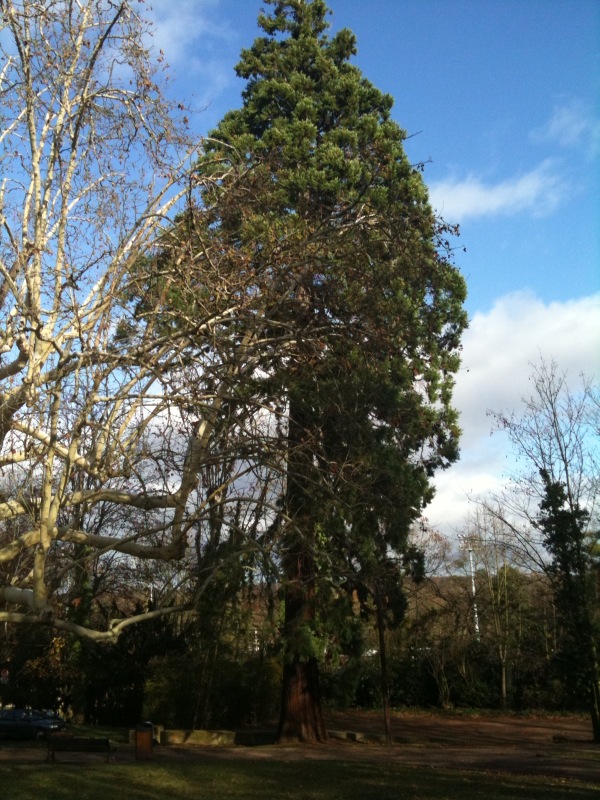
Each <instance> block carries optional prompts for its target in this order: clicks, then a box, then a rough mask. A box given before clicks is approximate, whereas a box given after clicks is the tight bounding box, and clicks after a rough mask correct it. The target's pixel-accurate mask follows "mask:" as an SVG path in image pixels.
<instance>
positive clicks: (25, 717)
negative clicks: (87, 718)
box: [0, 708, 67, 739]
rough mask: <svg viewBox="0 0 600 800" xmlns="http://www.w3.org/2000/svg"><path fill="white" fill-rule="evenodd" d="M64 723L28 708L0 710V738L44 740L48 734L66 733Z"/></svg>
mask: <svg viewBox="0 0 600 800" xmlns="http://www.w3.org/2000/svg"><path fill="white" fill-rule="evenodd" d="M66 730H67V726H66V724H65V721H64V720H62V719H60V718H57V717H52V718H51V717H49V716H47V715H46V714H43V713H42V712H41V711H33V710H31V709H29V708H4V709H2V710H0V736H3V737H5V738H7V739H44V738H45V737H46V736H47V735H48V734H49V733H60V732H61V731H66Z"/></svg>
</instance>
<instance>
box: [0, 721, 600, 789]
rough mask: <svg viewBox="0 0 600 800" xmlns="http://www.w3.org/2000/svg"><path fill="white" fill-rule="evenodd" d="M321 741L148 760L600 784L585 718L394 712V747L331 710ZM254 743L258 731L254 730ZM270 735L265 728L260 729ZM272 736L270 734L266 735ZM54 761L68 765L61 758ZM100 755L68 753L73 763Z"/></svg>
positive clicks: (182, 752) (33, 755) (16, 752)
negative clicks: (392, 768) (334, 763)
mask: <svg viewBox="0 0 600 800" xmlns="http://www.w3.org/2000/svg"><path fill="white" fill-rule="evenodd" d="M327 727H328V730H329V731H330V741H329V742H328V743H327V744H321V745H307V744H291V745H274V744H264V745H254V746H240V745H238V746H233V747H223V746H221V747H214V746H212V747H211V746H193V745H186V746H177V747H159V746H157V747H155V748H154V753H153V758H154V759H155V760H156V761H159V760H161V759H169V760H186V759H190V758H194V759H201V760H204V759H211V760H212V759H223V760H229V759H250V760H252V759H255V760H263V759H278V760H282V761H298V760H305V761H307V762H308V761H312V760H325V759H335V760H339V761H350V760H351V761H355V760H361V761H369V762H373V763H390V762H392V763H398V764H411V765H421V766H424V767H429V768H443V769H469V770H473V769H474V770H483V771H486V772H493V773H512V774H521V775H542V776H548V777H553V778H561V779H576V780H580V781H586V782H591V783H595V784H598V785H599V786H600V745H599V744H595V743H594V742H593V740H592V730H591V724H590V722H589V720H588V719H587V718H585V717H576V716H568V717H566V716H565V717H550V716H500V715H498V716H497V715H483V714H482V715H473V714H469V715H467V714H465V715H453V714H452V715H451V714H433V713H395V714H394V716H393V720H392V734H393V737H394V743H393V744H392V745H391V746H390V745H386V744H385V742H384V740H383V719H382V716H381V714H376V713H372V712H359V711H356V712H347V713H329V714H328V715H327ZM254 733H255V734H256V736H257V739H256V740H257V741H258V740H259V739H260V733H261V732H259V731H255V732H254ZM262 733H263V734H264V735H265V738H268V733H269V731H263V732H262ZM271 733H272V730H271ZM44 757H45V747H44V745H43V744H41V743H40V744H39V745H37V746H36V747H35V748H33V747H31V746H29V747H23V746H14V745H9V744H8V743H3V744H2V745H0V760H1V761H7V760H14V761H23V760H29V761H35V762H39V761H43V759H44ZM59 758H60V760H61V761H62V760H71V757H70V756H69V754H65V755H64V756H63V755H62V754H61V756H60V757H59ZM97 758H98V756H95V755H87V754H74V755H73V759H74V760H81V761H87V760H91V759H97ZM115 759H116V760H117V761H133V760H134V759H135V751H134V748H133V746H131V745H120V746H119V747H118V750H117V753H116V756H115Z"/></svg>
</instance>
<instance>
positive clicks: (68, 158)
mask: <svg viewBox="0 0 600 800" xmlns="http://www.w3.org/2000/svg"><path fill="white" fill-rule="evenodd" d="M137 7H138V4H137V3H135V2H133V1H132V0H122V1H121V2H110V1H109V0H79V2H69V1H68V0H53V1H52V2H44V3H40V2H34V1H33V0H0V25H1V26H2V29H3V30H2V33H1V38H0V52H1V57H2V64H1V67H0V94H1V97H2V116H1V118H0V126H1V127H0V146H1V148H2V149H1V151H0V158H1V159H2V173H3V179H2V183H1V184H0V231H1V232H0V352H1V361H0V448H1V449H0V481H1V489H2V495H1V497H0V524H1V526H2V528H1V531H0V563H1V564H2V571H1V572H0V621H8V622H16V623H19V622H25V623H29V622H32V623H33V622H43V623H45V624H49V625H52V626H54V627H55V628H57V629H61V630H66V631H70V632H74V633H76V634H78V635H81V636H87V637H89V638H93V639H113V638H116V637H117V636H118V635H119V633H120V632H121V630H123V628H124V627H125V626H127V625H129V624H131V623H132V622H135V621H137V620H138V619H145V618H149V617H152V616H155V615H158V614H162V613H165V612H166V611H172V610H173V609H174V608H176V607H177V603H174V605H171V606H169V607H168V608H160V609H154V610H151V611H148V612H145V613H144V614H142V615H137V616H135V617H129V618H126V616H123V618H119V619H115V620H113V621H112V622H111V623H110V624H109V625H108V628H107V629H106V630H101V629H97V627H95V626H94V624H93V622H91V621H90V622H87V623H86V624H85V625H81V624H79V623H77V622H75V621H74V620H73V619H72V618H71V617H70V614H69V607H68V602H67V598H68V587H69V585H72V583H73V582H74V581H75V576H76V572H77V569H78V562H80V561H81V559H85V558H87V559H89V558H98V557H99V556H105V557H106V558H109V557H111V554H112V557H114V554H118V555H119V557H120V558H121V559H122V560H123V561H125V562H127V560H131V559H144V560H158V561H161V562H168V561H171V560H175V559H179V558H181V557H183V556H184V554H185V552H186V548H187V546H188V543H189V542H190V541H191V539H192V538H193V537H192V536H191V533H193V531H194V530H195V526H197V525H198V523H199V520H201V519H202V518H204V517H203V515H204V516H206V515H207V514H209V513H213V511H214V506H215V502H217V503H218V502H220V498H222V497H223V498H225V499H224V500H223V502H225V501H228V502H234V500H232V499H231V498H230V497H229V495H231V492H229V493H228V492H224V488H226V487H224V486H211V487H203V486H200V487H199V483H200V482H201V477H202V476H201V472H202V469H203V468H204V467H206V465H207V464H208V465H209V466H210V464H212V463H215V461H216V460H218V459H220V460H221V463H229V464H230V469H229V470H225V473H226V474H227V479H226V486H228V487H231V486H233V485H237V486H238V487H239V486H241V487H242V488H241V489H239V488H238V490H237V494H239V493H240V491H241V492H242V494H243V492H244V491H246V493H247V494H249V495H251V497H250V498H249V501H253V502H255V501H256V498H257V497H259V496H261V495H260V490H258V491H257V490H256V489H255V488H254V489H252V490H251V491H250V490H249V489H248V486H250V483H249V480H247V481H246V483H245V484H244V481H243V480H242V478H243V475H244V474H250V473H251V471H252V469H253V468H254V467H252V468H251V467H250V466H249V462H248V460H245V461H244V460H243V459H239V458H238V456H239V453H240V452H245V453H248V452H249V449H250V448H249V447H248V446H247V445H244V442H247V441H248V440H249V438H250V437H251V436H254V440H255V444H254V447H255V448H256V447H257V446H258V445H257V444H256V439H257V437H258V438H260V436H263V437H264V438H265V439H266V438H268V437H267V436H266V435H265V434H264V426H263V428H261V426H260V425H258V424H257V422H256V414H255V413H254V412H255V407H253V414H246V415H245V416H244V414H243V412H242V411H240V410H239V405H238V406H237V407H234V405H233V404H232V403H231V402H230V401H231V398H232V397H234V396H235V394H236V385H237V384H239V382H240V380H241V379H242V377H243V376H244V375H245V374H247V372H248V370H250V371H252V370H253V369H255V366H256V352H257V348H258V347H259V344H260V338H261V330H262V328H261V324H262V323H261V322H260V321H258V320H259V318H260V314H258V313H257V310H256V307H253V308H252V309H251V310H248V308H247V306H248V304H249V303H250V299H251V297H252V293H251V292H248V291H247V287H248V281H250V280H253V277H252V276H250V275H249V272H248V269H246V270H245V271H244V270H243V269H240V265H239V264H235V263H234V264H233V265H232V263H231V262H230V261H229V262H227V265H226V266H224V263H225V254H224V252H223V248H222V246H221V245H220V244H219V243H211V242H210V240H207V241H205V242H203V243H202V246H200V247H199V246H198V241H195V242H194V246H193V248H190V247H187V246H186V243H185V241H183V240H182V237H181V235H180V233H177V234H176V235H175V234H174V233H173V231H174V230H178V231H181V226H180V225H179V226H177V227H176V228H174V227H173V223H174V221H175V217H176V215H177V214H179V215H181V214H182V213H184V211H185V209H186V208H188V209H189V208H190V207H191V204H193V202H194V201H193V195H194V193H195V192H196V190H199V191H204V192H206V191H207V188H206V186H203V187H200V176H198V174H197V172H196V171H195V168H194V159H195V153H196V152H197V151H196V149H195V148H194V146H193V144H192V143H191V142H190V141H188V139H187V137H186V135H185V133H184V129H183V128H180V127H179V126H178V124H177V122H176V118H177V115H176V114H174V113H173V108H172V107H170V106H169V104H167V103H166V102H165V101H164V99H163V98H162V96H161V92H160V89H159V87H158V85H157V83H156V82H155V74H154V70H153V66H152V59H151V57H150V54H149V52H148V51H147V50H146V49H145V48H144V33H145V24H144V22H143V20H142V19H141V18H140V17H139V16H138V14H137V11H136V8H137ZM223 169H224V170H228V169H231V164H230V163H229V164H227V165H225V166H224V167H223ZM218 178H219V172H218V170H214V169H213V170H212V177H211V180H218ZM179 219H181V216H180V217H179ZM168 231H171V233H170V236H171V239H169V234H168V233H167V232H168ZM165 251H169V258H168V259H167V261H168V264H167V266H165V267H164V270H162V271H161V269H162V267H161V263H163V262H164V261H165V259H164V253H165ZM159 253H162V254H163V259H162V262H161V257H160V256H159V255H157V254H159ZM244 281H245V283H244ZM173 283H176V284H177V292H178V296H179V297H180V300H181V302H180V304H179V306H178V307H177V308H176V310H175V311H174V310H173V309H174V306H173V303H171V304H170V305H169V304H167V306H168V308H170V309H171V312H170V313H171V314H172V315H176V317H177V320H176V324H174V322H173V320H170V319H169V314H168V313H167V312H166V311H165V307H166V306H165V297H166V296H167V294H168V293H169V292H170V291H171V288H170V287H171V285H172V284H173ZM192 297H193V298H194V302H193V303H192V302H191V301H190V298H192ZM202 297H204V298H205V302H204V304H202V303H201V302H200V301H199V299H198V298H202ZM244 314H246V316H245V319H246V321H247V322H248V321H249V320H250V322H248V324H247V325H246V326H245V328H244V334H243V335H241V336H238V335H237V334H238V331H239V328H240V326H239V324H237V323H238V322H239V319H240V318H241V316H243V315H244ZM171 323H172V324H171ZM281 338H282V340H283V339H285V336H282V337H281ZM219 341H220V342H221V344H220V345H219ZM271 341H273V336H271ZM219 420H221V422H220V421H219ZM223 420H225V421H226V425H227V426H228V427H227V432H225V431H224V427H225V423H224V422H223ZM216 436H218V437H219V441H220V445H221V449H220V451H219V454H218V455H215V453H214V452H212V455H211V452H209V451H210V447H209V444H210V442H211V441H212V439H213V438H215V437H216ZM259 444H260V443H259ZM244 447H245V449H244ZM236 459H237V460H236ZM225 473H224V474H225ZM236 481H237V484H236ZM240 482H241V483H240ZM244 487H245V488H244ZM263 500H264V497H263ZM236 502H239V498H238V499H237V500H236ZM79 566H81V564H80V563H79Z"/></svg>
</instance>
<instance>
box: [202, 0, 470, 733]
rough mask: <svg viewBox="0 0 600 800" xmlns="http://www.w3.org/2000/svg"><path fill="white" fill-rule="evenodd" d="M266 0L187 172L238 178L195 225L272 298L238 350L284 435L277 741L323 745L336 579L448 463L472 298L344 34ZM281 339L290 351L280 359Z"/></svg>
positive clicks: (384, 537)
mask: <svg viewBox="0 0 600 800" xmlns="http://www.w3.org/2000/svg"><path fill="white" fill-rule="evenodd" d="M267 2H268V4H269V5H270V6H272V9H271V10H270V13H264V14H261V15H260V17H259V25H260V27H261V28H262V31H263V35H262V36H260V37H259V38H258V39H256V41H255V42H254V44H253V45H252V47H250V48H249V49H248V50H244V51H243V52H242V56H241V61H240V63H239V64H238V66H237V73H238V75H239V76H240V77H242V78H244V79H245V80H246V86H245V89H244V91H243V104H242V107H241V108H240V109H238V110H234V111H231V112H229V113H228V114H226V115H225V117H224V118H223V120H222V121H221V123H220V124H219V126H218V127H217V129H216V130H215V131H213V133H212V134H211V139H210V140H209V141H208V143H207V147H206V153H205V155H204V156H203V158H202V159H201V160H200V162H199V164H198V170H199V172H200V173H203V174H205V175H210V173H211V170H213V169H218V170H219V171H220V172H221V173H222V172H223V169H224V167H225V166H227V165H228V164H231V165H232V166H233V165H234V164H237V165H240V164H241V165H242V166H243V167H244V169H243V171H240V170H239V169H237V170H235V173H234V172H231V173H229V177H228V178H225V179H224V180H222V181H221V182H220V183H219V185H218V186H217V187H213V189H211V191H210V192H208V193H206V195H205V198H204V212H203V213H207V212H208V213H209V217H210V210H211V209H214V213H213V214H212V218H210V230H211V235H212V236H215V237H217V236H218V237H220V238H221V241H222V243H223V247H224V248H225V249H229V248H232V247H235V248H236V249H237V251H238V253H239V254H243V256H244V265H245V266H244V270H245V271H246V274H252V275H253V276H255V281H254V285H253V287H252V289H250V288H249V289H248V291H249V292H250V293H251V295H252V296H253V297H254V298H258V297H259V296H261V295H262V294H264V295H265V297H266V298H267V300H266V301H265V302H263V303H262V306H261V315H260V324H256V325H255V326H254V328H253V329H252V331H251V334H250V335H249V336H246V338H245V339H243V340H242V339H241V338H238V340H237V341H238V343H239V342H242V341H243V342H244V343H245V344H244V346H246V345H247V344H248V342H250V341H256V340H258V339H260V341H261V342H262V343H263V353H264V364H263V369H262V371H261V373H260V375H259V376H258V377H257V376H256V375H254V376H253V380H254V385H253V388H252V390H253V391H255V392H256V393H258V394H260V393H263V395H264V396H265V397H270V398H271V399H273V398H277V399H278V403H279V413H281V414H282V415H283V416H284V418H285V426H284V427H285V430H286V435H287V443H286V444H287V450H286V455H285V487H286V488H285V491H284V496H283V497H282V499H281V505H280V509H279V512H278V514H277V518H276V520H275V521H276V522H277V525H278V531H279V535H280V545H279V547H280V550H279V552H280V562H279V563H280V565H281V569H282V583H283V588H284V594H285V625H284V635H285V642H286V658H285V668H284V686H283V703H282V712H281V722H280V736H281V738H290V737H300V738H303V739H322V738H324V737H325V735H326V734H325V730H324V727H323V722H322V718H321V713H320V709H319V705H318V659H319V657H320V656H321V655H322V652H323V640H322V638H321V637H320V633H322V631H323V629H324V619H325V618H326V613H325V612H326V608H327V604H328V602H329V600H330V598H331V596H332V594H334V593H335V591H336V584H340V585H341V584H342V583H343V576H341V575H340V572H339V571H340V570H342V569H346V570H347V569H348V564H351V565H355V566H356V564H358V563H359V561H360V560H361V559H362V560H363V562H364V563H365V564H366V563H370V562H371V561H372V559H373V557H374V556H375V554H376V553H378V552H385V550H386V547H392V548H395V549H399V550H401V549H402V547H403V543H404V542H405V538H406V534H407V530H408V527H409V525H410V523H411V521H412V520H414V518H415V517H416V516H417V515H418V514H419V511H420V510H421V508H422V506H423V505H424V504H425V503H426V502H427V501H428V500H429V499H430V497H431V493H432V490H431V487H430V483H429V479H430V477H431V476H432V474H433V473H434V471H435V470H436V469H437V468H440V467H445V466H447V465H448V464H449V463H451V462H452V461H453V460H454V459H455V458H456V456H457V438H458V433H459V431H458V427H457V419H456V413H455V412H454V410H453V409H452V407H451V392H452V386H453V373H454V372H455V371H456V369H457V366H458V350H459V343H460V335H461V332H462V330H463V328H464V326H465V314H464V311H463V307H462V303H463V301H464V296H465V286H464V282H463V279H462V277H461V276H460V274H459V273H458V271H457V269H456V268H455V267H454V266H453V264H452V263H451V260H450V258H449V257H448V255H449V254H448V252H447V244H446V243H445V242H444V236H445V234H446V232H447V231H446V230H445V228H444V226H443V225H441V224H440V223H439V222H438V221H437V220H436V219H435V217H434V215H433V213H432V210H431V208H430V206H429V203H428V197H427V191H426V188H425V185H424V183H423V180H422V177H421V172H420V169H419V168H418V167H414V166H412V165H411V164H410V162H409V160H408V159H407V157H406V154H405V152H404V148H403V140H404V138H405V134H404V132H403V131H402V130H401V129H400V128H399V127H398V125H397V124H396V123H395V122H394V121H393V120H392V118H391V108H392V99H391V98H390V97H389V96H388V95H385V94H382V93H381V92H380V91H378V90H377V89H376V88H375V87H374V86H373V85H372V84H371V83H369V82H368V81H367V80H366V79H365V78H363V76H362V75H361V73H360V71H359V70H358V69H357V68H356V67H355V66H354V65H353V64H352V63H351V58H352V56H353V54H354V53H355V39H354V36H353V34H352V33H351V32H350V31H348V30H342V31H340V32H338V33H337V34H336V35H335V36H328V35H327V34H326V30H327V28H328V24H327V21H326V15H327V13H328V11H327V7H326V5H325V3H324V2H323V0H312V1H310V0H289V2H283V1H282V0H267ZM223 192H228V193H229V197H231V198H233V197H235V198H237V200H236V202H229V203H223V202H222V201H221V195H222V193H223ZM275 299H276V301H275ZM284 332H287V334H288V336H289V342H290V347H289V349H288V350H287V351H286V350H285V348H283V349H282V348H281V347H278V349H277V351H275V350H273V348H271V347H270V341H271V337H274V338H275V339H276V340H277V341H278V342H281V340H282V336H283V333H284ZM371 540H373V542H374V543H373V544H370V541H371ZM386 543H387V544H386ZM342 565H346V566H342Z"/></svg>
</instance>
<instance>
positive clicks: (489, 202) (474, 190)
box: [429, 159, 567, 221]
mask: <svg viewBox="0 0 600 800" xmlns="http://www.w3.org/2000/svg"><path fill="white" fill-rule="evenodd" d="M566 190H567V186H566V185H565V183H564V181H563V179H562V177H561V175H560V174H559V173H558V171H557V169H556V165H555V163H554V162H553V161H552V160H550V159H548V160H546V161H544V162H542V163H541V164H540V165H539V166H538V167H536V168H535V169H533V170H531V171H530V172H526V173H524V174H523V175H518V176H516V177H514V178H509V179H507V180H504V181H501V182H499V183H495V184H493V183H484V182H483V181H482V180H481V179H480V178H478V177H476V176H474V175H470V176H468V177H467V178H465V179H464V180H447V181H440V182H437V183H433V184H431V185H430V187H429V196H430V199H431V205H432V206H433V208H434V209H435V210H436V211H437V212H438V213H440V214H442V216H444V217H445V218H446V219H448V220H451V221H454V220H458V221H461V220H464V219H465V218H466V217H482V216H492V215H495V214H503V215H506V216H508V215H512V214H517V213H520V212H523V211H528V212H531V213H532V214H534V215H535V216H542V215H545V214H548V213H550V212H552V211H553V210H554V209H555V208H556V207H557V206H558V205H559V203H560V202H561V200H562V199H563V197H564V195H565V193H566Z"/></svg>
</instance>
